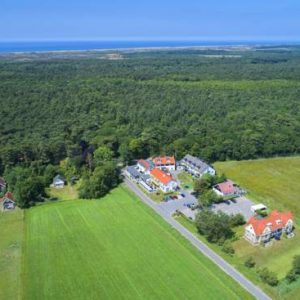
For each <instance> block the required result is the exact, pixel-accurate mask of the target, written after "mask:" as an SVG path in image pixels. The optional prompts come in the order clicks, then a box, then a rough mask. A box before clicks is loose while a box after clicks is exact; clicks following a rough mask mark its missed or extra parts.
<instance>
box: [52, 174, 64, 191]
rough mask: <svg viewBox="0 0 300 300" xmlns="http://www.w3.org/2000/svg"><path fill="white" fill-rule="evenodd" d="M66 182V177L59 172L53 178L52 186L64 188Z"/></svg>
mask: <svg viewBox="0 0 300 300" xmlns="http://www.w3.org/2000/svg"><path fill="white" fill-rule="evenodd" d="M65 182H66V180H65V178H64V177H63V176H61V175H60V174H58V175H56V176H55V177H54V178H53V183H52V185H51V186H52V187H55V188H57V189H62V188H63V187H64V186H65Z"/></svg>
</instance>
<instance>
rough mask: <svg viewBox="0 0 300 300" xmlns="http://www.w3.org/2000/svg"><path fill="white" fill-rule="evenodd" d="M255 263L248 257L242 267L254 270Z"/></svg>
mask: <svg viewBox="0 0 300 300" xmlns="http://www.w3.org/2000/svg"><path fill="white" fill-rule="evenodd" d="M255 264H256V263H255V261H254V258H253V257H252V256H250V257H249V258H247V259H246V261H245V263H244V265H245V266H246V267H247V268H254V267H255Z"/></svg>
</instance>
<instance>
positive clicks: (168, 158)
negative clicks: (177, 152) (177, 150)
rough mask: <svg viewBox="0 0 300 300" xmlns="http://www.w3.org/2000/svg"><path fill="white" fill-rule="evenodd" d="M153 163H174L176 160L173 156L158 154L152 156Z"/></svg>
mask: <svg viewBox="0 0 300 300" xmlns="http://www.w3.org/2000/svg"><path fill="white" fill-rule="evenodd" d="M153 163H154V164H155V165H156V166H161V165H175V163H176V160H175V157H174V156H158V157H154V158H153Z"/></svg>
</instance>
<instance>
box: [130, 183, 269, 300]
mask: <svg viewBox="0 0 300 300" xmlns="http://www.w3.org/2000/svg"><path fill="white" fill-rule="evenodd" d="M124 182H125V184H126V185H127V186H128V187H129V188H130V189H131V190H132V191H133V192H134V193H135V194H136V195H137V196H138V197H139V198H140V199H141V201H143V202H144V203H145V204H146V205H148V206H149V207H151V208H152V209H153V210H154V211H155V212H156V213H157V214H158V215H160V216H161V217H162V218H163V219H164V220H165V221H166V222H167V223H168V224H170V225H171V226H172V227H173V228H174V229H176V230H177V231H178V232H179V233H180V234H181V235H182V236H184V237H185V238H186V239H187V240H188V241H189V242H190V243H191V244H192V245H194V246H195V247H196V248H197V249H198V250H199V251H200V252H202V253H203V254H204V255H205V256H207V257H208V258H209V259H210V260H211V261H213V262H214V263H215V264H216V265H217V266H219V268H220V269H222V270H223V271H224V272H225V273H227V274H228V275H229V276H230V277H232V278H233V279H234V280H235V281H237V282H238V283H239V284H240V285H241V286H242V287H243V288H244V289H245V290H247V291H248V292H249V293H250V294H252V295H253V296H254V297H255V298H256V299H260V300H270V299H271V298H270V297H269V296H268V295H266V294H265V293H264V292H263V291H262V290H261V289H260V288H259V287H257V286H256V285H254V284H253V283H252V282H251V281H250V280H248V279H247V278H246V277H244V275H242V274H241V273H240V272H239V271H237V270H236V269H235V268H234V267H232V266H231V265H230V264H229V263H227V262H226V261H225V260H224V259H223V258H222V257H220V256H219V255H218V254H216V253H215V252H214V251H213V250H211V249H210V248H209V247H208V246H207V245H205V244H204V243H203V242H201V241H200V240H199V239H198V238H197V237H196V236H195V235H193V234H192V233H191V232H190V231H189V230H187V229H186V228H185V227H184V226H183V225H181V224H180V223H178V222H177V221H175V220H174V219H173V218H172V216H171V215H170V213H169V209H168V208H167V206H161V205H160V204H157V203H155V202H153V201H152V200H151V199H150V198H149V197H148V196H147V195H145V194H144V193H143V192H142V191H141V190H140V189H139V188H138V187H137V186H136V185H135V184H134V183H133V182H131V181H130V180H128V179H127V178H125V179H124Z"/></svg>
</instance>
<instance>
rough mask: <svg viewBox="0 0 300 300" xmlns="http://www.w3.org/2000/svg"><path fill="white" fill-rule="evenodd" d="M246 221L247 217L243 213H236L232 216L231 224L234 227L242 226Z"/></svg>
mask: <svg viewBox="0 0 300 300" xmlns="http://www.w3.org/2000/svg"><path fill="white" fill-rule="evenodd" d="M245 223H246V221H245V218H244V216H243V215H242V214H236V215H234V216H232V217H231V218H230V225H231V226H232V227H236V226H241V225H244V224H245Z"/></svg>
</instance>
